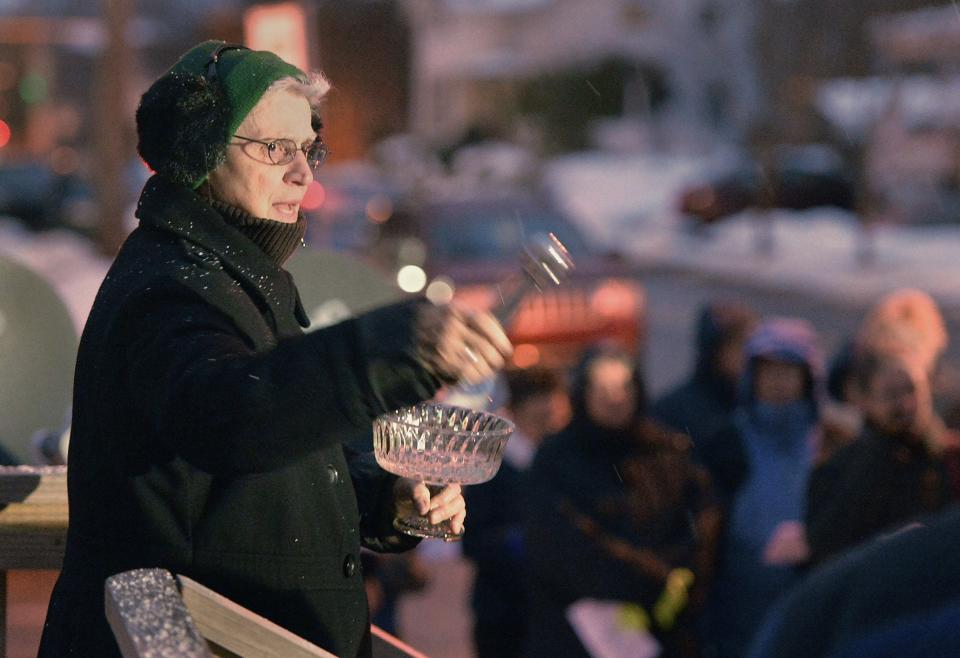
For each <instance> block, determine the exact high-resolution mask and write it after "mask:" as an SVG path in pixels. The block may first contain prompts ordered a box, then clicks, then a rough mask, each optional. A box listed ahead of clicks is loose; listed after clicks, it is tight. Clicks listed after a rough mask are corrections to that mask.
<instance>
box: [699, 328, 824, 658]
mask: <svg viewBox="0 0 960 658" xmlns="http://www.w3.org/2000/svg"><path fill="white" fill-rule="evenodd" d="M746 355H747V367H746V370H745V372H744V377H743V379H742V381H741V402H740V405H739V406H738V407H737V410H736V412H735V413H734V416H733V420H732V422H731V424H730V425H729V427H727V428H726V429H724V430H721V431H720V432H718V433H717V434H716V435H714V436H713V437H711V438H710V439H709V440H707V441H705V442H704V443H703V445H702V449H701V451H700V455H701V458H702V459H703V462H704V464H705V465H706V466H707V468H708V470H709V471H710V474H711V475H712V476H713V479H714V482H715V484H716V486H717V490H718V492H719V495H720V497H721V499H722V501H723V505H724V516H725V518H724V525H723V532H722V538H721V541H720V549H719V554H718V559H717V575H716V583H715V586H714V588H713V590H712V591H711V594H710V602H709V603H708V605H707V611H706V613H705V618H706V620H705V635H706V637H707V640H706V644H707V645H708V646H709V647H710V652H711V653H710V655H715V656H719V657H727V656H729V657H734V656H742V655H743V653H744V652H745V651H746V649H747V647H748V646H749V642H750V640H751V637H752V635H753V633H754V631H755V630H756V628H757V626H758V625H759V624H760V622H761V621H762V619H763V615H764V613H765V612H766V610H767V608H768V607H769V606H770V605H771V604H772V603H773V602H774V601H775V600H776V598H777V597H778V596H779V595H780V594H781V593H783V592H784V591H786V590H787V589H788V588H789V587H790V586H792V585H793V584H794V583H795V582H797V581H798V579H799V578H800V571H799V568H798V567H799V566H801V565H803V564H804V563H805V562H806V561H807V559H808V558H809V547H808V546H807V544H806V538H805V530H804V527H803V522H802V521H803V518H804V502H805V496H806V490H807V480H808V477H809V474H810V471H811V469H812V466H813V463H814V458H815V456H816V454H817V449H818V446H817V442H818V436H819V430H818V422H817V411H818V401H819V399H820V397H821V394H820V392H819V389H820V380H821V374H820V373H821V361H820V352H819V349H818V347H817V336H816V332H815V331H814V329H813V327H812V326H810V324H809V323H808V322H806V321H804V320H801V319H796V318H771V319H769V320H766V321H764V322H763V323H762V324H761V325H760V326H759V327H758V328H757V329H756V331H754V333H753V334H752V335H751V336H750V338H749V339H748V341H747V344H746Z"/></svg>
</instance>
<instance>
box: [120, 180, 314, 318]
mask: <svg viewBox="0 0 960 658" xmlns="http://www.w3.org/2000/svg"><path fill="white" fill-rule="evenodd" d="M136 214H137V217H138V218H139V220H140V225H141V226H149V227H152V228H157V229H160V230H163V231H167V232H169V233H173V234H174V235H176V236H178V237H179V238H181V240H183V241H184V244H185V245H186V247H187V249H188V251H189V252H190V257H191V258H194V259H201V260H209V259H210V255H211V254H212V256H213V258H214V260H219V261H220V262H221V263H222V264H223V267H224V269H227V270H228V271H229V272H230V273H231V274H233V275H234V276H235V277H237V278H238V279H239V280H240V281H241V282H242V283H243V284H244V287H245V288H246V289H247V290H249V291H251V293H252V294H256V295H257V296H259V297H260V298H261V299H262V300H263V301H264V302H266V304H267V305H268V306H269V308H270V311H271V312H272V313H273V316H274V318H275V319H276V320H277V321H278V322H282V320H281V318H283V317H284V316H285V315H286V313H289V309H291V308H292V309H293V311H294V314H295V316H296V318H297V322H298V323H299V324H300V326H301V327H306V326H308V325H309V324H310V320H309V318H308V317H307V314H306V312H305V311H304V309H303V304H302V302H301V300H300V294H299V292H298V291H297V289H296V286H295V285H293V281H292V277H291V276H290V274H289V273H288V272H287V271H286V270H284V269H282V268H280V267H278V266H277V264H276V263H275V262H274V261H273V260H271V259H270V258H269V257H268V256H267V255H266V254H265V253H264V252H263V250H262V249H260V247H258V246H257V245H256V244H255V243H254V242H252V241H251V240H250V239H249V238H247V237H246V236H245V235H243V233H241V232H240V231H238V230H237V229H236V228H234V227H232V226H230V225H229V224H227V223H226V222H225V221H224V219H223V217H222V216H221V215H220V213H218V212H217V211H216V210H214V208H213V207H211V206H210V204H208V203H206V202H204V200H203V199H202V198H201V197H200V196H199V195H198V194H197V193H196V192H194V191H193V190H189V189H187V188H185V187H183V186H180V185H177V184H175V183H171V182H170V181H167V180H165V179H164V178H162V177H161V176H153V177H152V178H151V179H150V180H148V181H147V184H146V185H144V188H143V192H142V193H141V195H140V201H139V203H138V204H137V213H136ZM204 250H206V251H207V252H210V254H207V253H204ZM291 295H292V299H291Z"/></svg>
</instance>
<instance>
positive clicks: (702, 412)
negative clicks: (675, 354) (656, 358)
mask: <svg viewBox="0 0 960 658" xmlns="http://www.w3.org/2000/svg"><path fill="white" fill-rule="evenodd" d="M757 322H758V318H757V315H756V314H755V313H754V312H753V310H752V309H750V308H749V307H747V306H745V305H744V304H741V303H738V302H724V301H718V302H714V303H711V304H708V305H706V306H705V307H704V308H703V310H702V311H701V312H700V317H699V319H698V320H697V357H696V365H695V367H694V370H693V373H692V374H691V375H690V377H689V379H687V380H686V381H685V382H683V383H682V384H680V385H679V386H677V387H676V388H674V389H672V390H670V391H668V392H667V393H665V394H664V395H663V396H662V397H661V398H660V399H659V400H657V401H656V402H654V403H653V406H652V407H651V409H650V413H651V415H652V416H653V417H654V418H656V419H657V420H658V421H660V422H662V423H663V424H665V425H667V426H668V427H670V428H672V429H674V430H676V431H678V432H683V433H685V434H687V435H688V436H689V437H690V439H691V440H692V441H693V444H694V446H697V445H699V444H700V443H702V442H703V441H704V440H705V439H707V438H708V437H710V436H712V435H713V434H716V433H717V432H718V431H720V429H722V428H723V427H724V426H726V425H727V424H729V422H730V417H731V415H732V414H733V410H734V409H735V408H736V406H737V385H738V384H739V382H740V375H741V374H742V372H743V365H744V361H745V359H744V355H743V345H744V343H745V342H746V340H747V337H748V336H749V335H750V332H751V331H753V329H754V328H755V327H756V325H757Z"/></svg>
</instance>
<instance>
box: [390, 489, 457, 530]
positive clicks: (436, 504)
mask: <svg viewBox="0 0 960 658" xmlns="http://www.w3.org/2000/svg"><path fill="white" fill-rule="evenodd" d="M394 491H395V493H396V497H395V499H396V502H397V507H398V511H400V510H401V509H402V508H403V507H407V506H409V505H410V504H411V503H412V504H413V508H414V509H415V510H416V511H417V514H419V515H421V516H426V517H427V519H428V520H429V521H430V523H432V524H437V523H440V522H441V521H446V520H447V519H449V520H450V530H451V531H452V532H454V533H455V534H460V533H461V532H463V522H464V519H466V516H467V503H466V501H465V500H464V498H463V490H462V488H461V486H460V485H459V484H448V485H446V486H445V487H443V488H442V489H440V488H436V487H434V488H433V489H432V490H431V488H430V487H428V486H427V485H426V484H425V483H423V482H419V481H417V480H409V479H407V478H398V479H397V484H396V487H395V489H394Z"/></svg>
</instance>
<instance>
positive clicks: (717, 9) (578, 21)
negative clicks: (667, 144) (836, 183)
mask: <svg viewBox="0 0 960 658" xmlns="http://www.w3.org/2000/svg"><path fill="white" fill-rule="evenodd" d="M405 5H406V8H407V10H408V16H409V19H410V27H411V33H412V38H413V67H412V71H413V81H412V98H411V125H412V128H413V130H414V131H415V132H416V133H418V134H420V135H423V136H428V137H434V138H435V137H438V136H439V137H443V138H448V139H452V138H456V137H457V136H459V135H462V134H464V133H465V132H467V131H468V130H469V129H471V128H474V129H481V130H483V129H486V130H492V131H496V130H500V131H504V130H510V129H511V128H514V127H515V126H512V125H511V122H513V121H515V119H516V118H517V117H518V116H523V115H525V114H526V115H528V116H529V115H532V116H539V117H541V119H542V118H543V117H547V120H549V118H550V116H551V114H553V115H554V116H556V118H557V120H558V121H559V122H563V121H564V120H565V119H566V122H567V125H566V126H563V127H565V128H566V129H567V130H570V131H574V132H575V131H577V130H583V129H585V128H586V127H585V126H578V125H575V123H576V122H577V121H578V120H579V121H587V120H590V119H591V118H599V117H603V116H608V117H628V118H632V119H638V120H641V121H643V122H645V124H646V125H647V126H648V127H650V126H652V127H653V128H656V129H667V124H669V123H671V122H673V123H677V122H680V123H683V124H684V125H685V127H686V130H687V131H691V132H692V131H695V128H696V127H697V126H704V127H708V128H710V129H714V130H716V131H719V132H720V133H725V134H728V135H730V136H736V135H738V134H741V133H742V132H743V130H744V129H745V128H746V126H748V125H749V123H750V121H751V119H752V115H753V112H754V108H755V107H756V105H757V101H758V98H757V90H756V85H755V68H756V64H755V62H754V58H753V53H752V49H751V46H750V42H751V39H750V35H751V34H752V32H753V30H754V28H755V26H754V9H753V3H751V2H737V1H736V0H683V1H675V2H658V1H655V0H408V1H407V2H406V3H405ZM577 107H580V108H586V111H584V112H580V113H578V112H577V111H576V108H577ZM591 108H592V109H593V111H592V112H591V111H590V109H591ZM539 127H540V128H541V129H542V128H547V129H549V128H550V126H549V125H548V126H543V125H540V126H539ZM548 139H549V136H548Z"/></svg>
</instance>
